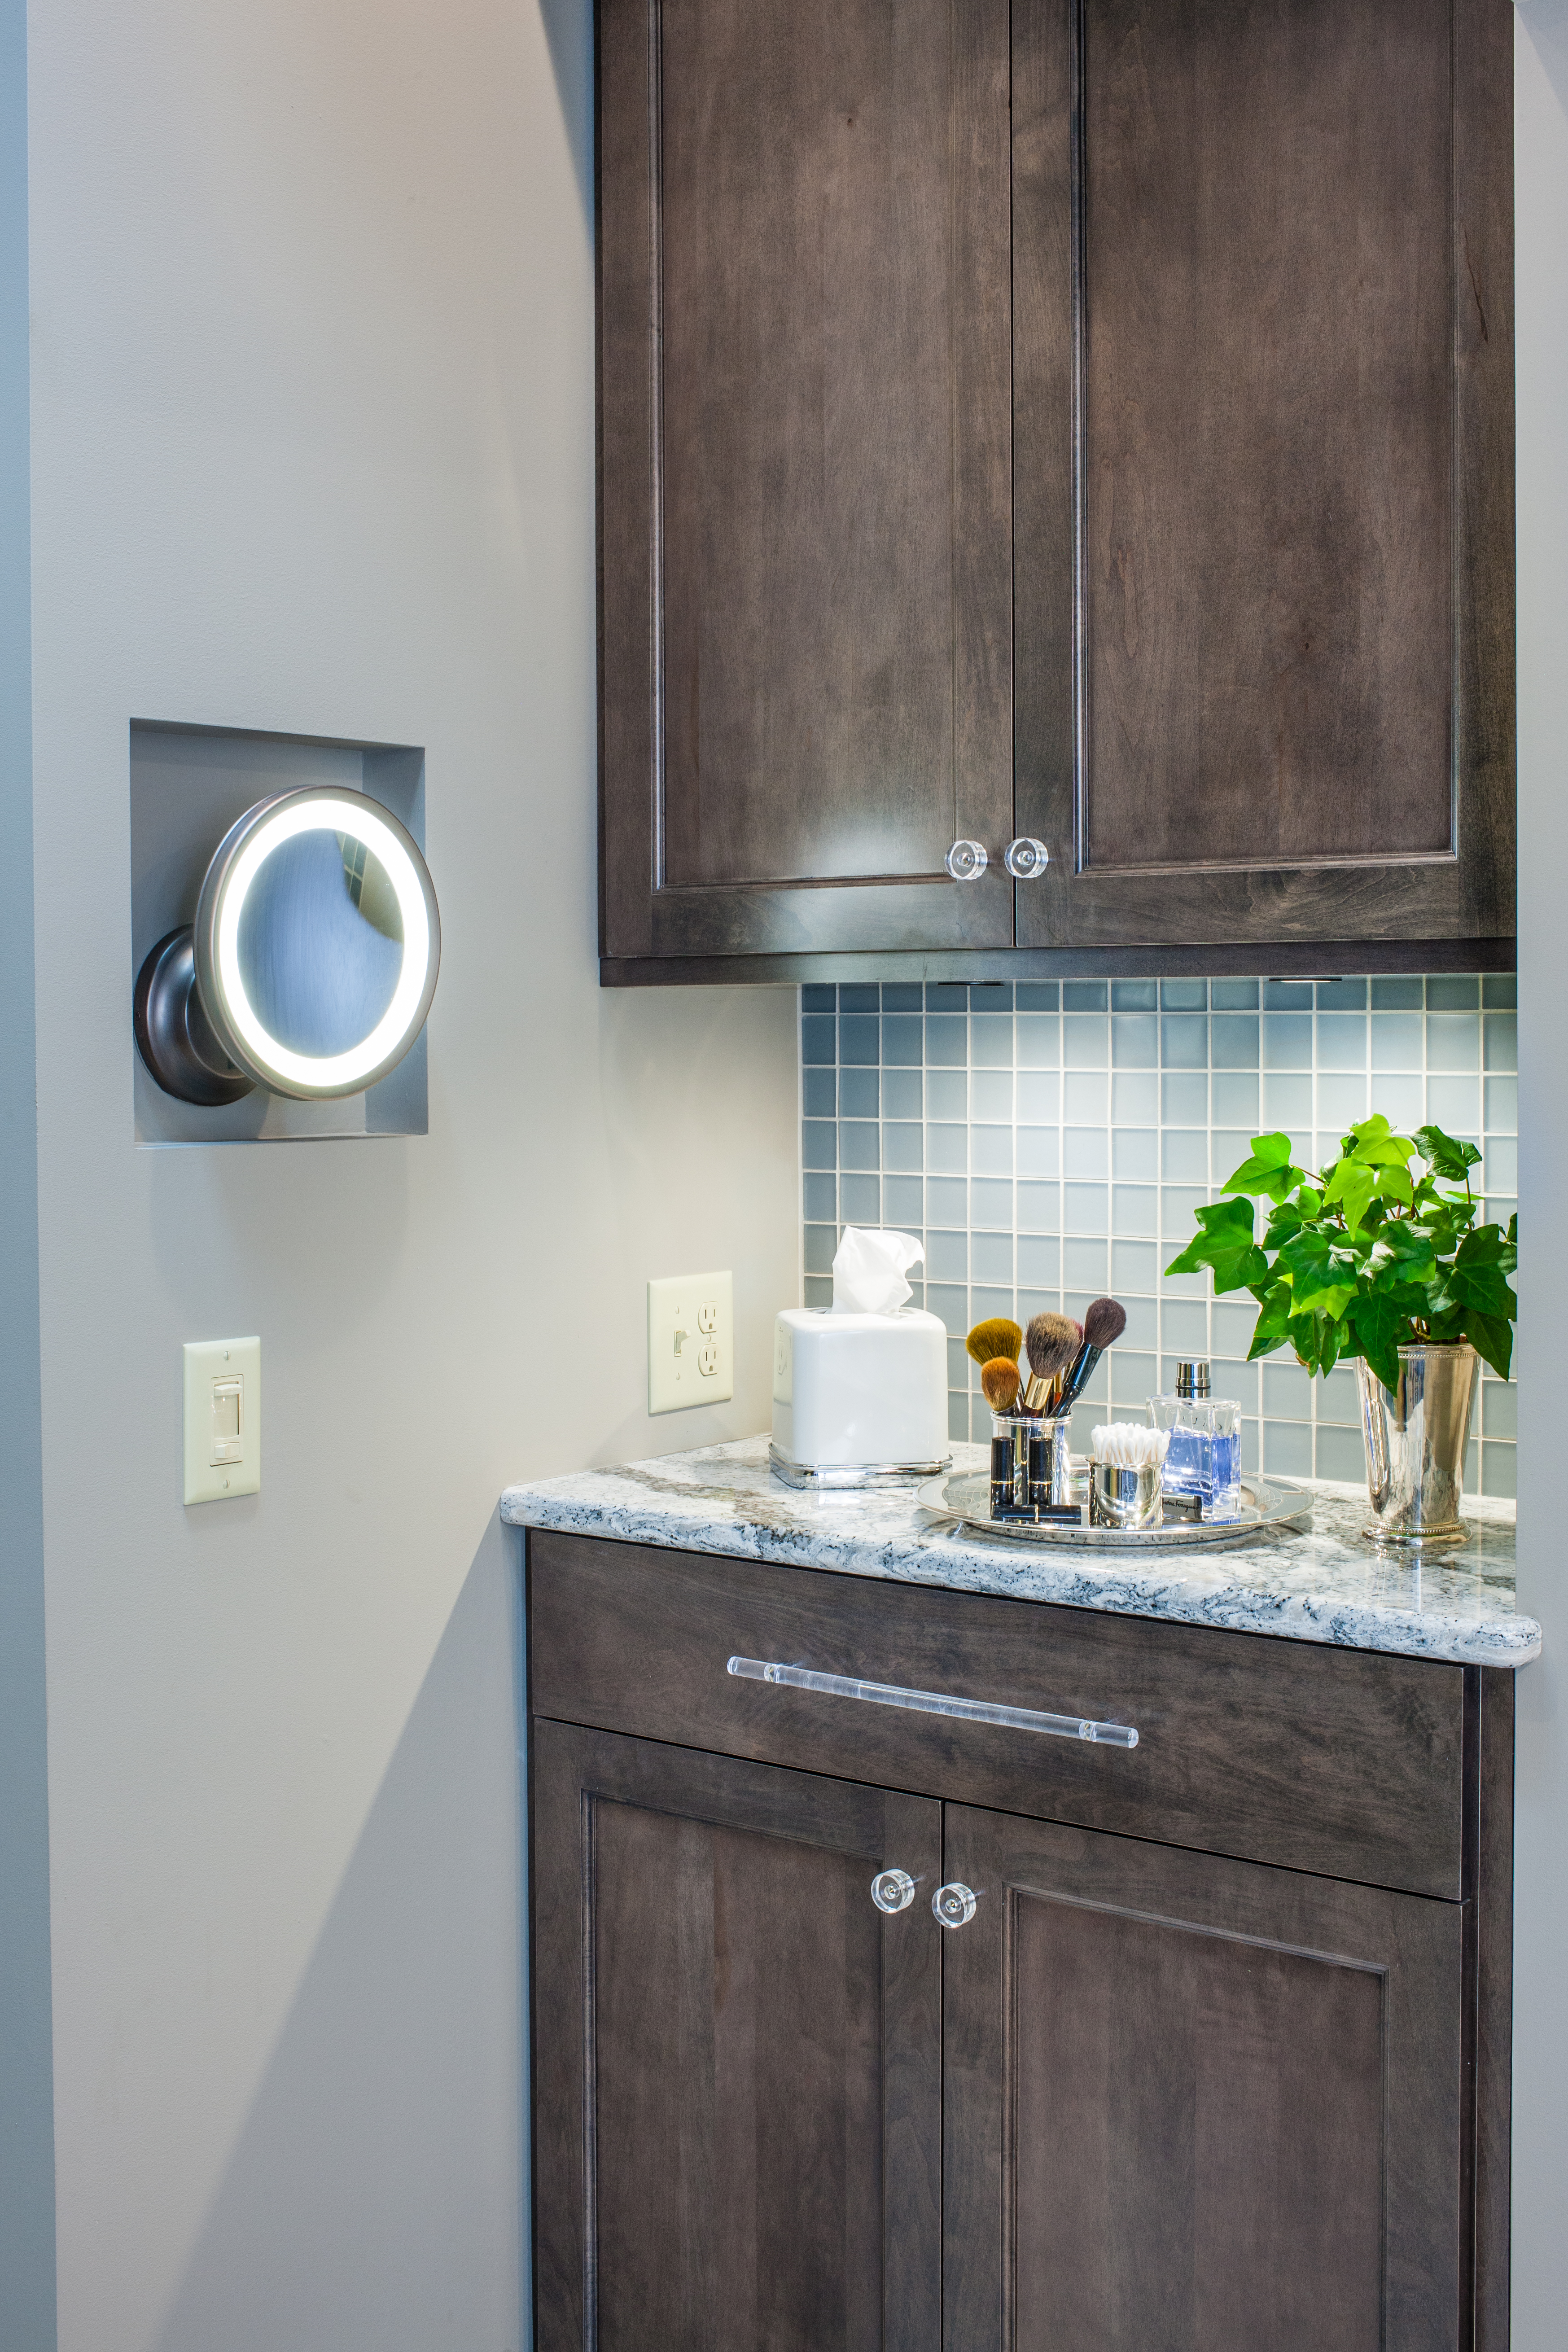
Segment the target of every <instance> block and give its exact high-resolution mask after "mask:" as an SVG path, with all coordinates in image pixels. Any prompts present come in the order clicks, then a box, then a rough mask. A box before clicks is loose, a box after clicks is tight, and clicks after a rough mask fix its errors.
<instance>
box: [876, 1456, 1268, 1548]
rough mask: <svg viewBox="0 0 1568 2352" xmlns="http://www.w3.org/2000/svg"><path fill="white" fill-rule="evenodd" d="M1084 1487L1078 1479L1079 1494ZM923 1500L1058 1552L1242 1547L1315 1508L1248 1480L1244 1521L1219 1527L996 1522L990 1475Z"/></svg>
mask: <svg viewBox="0 0 1568 2352" xmlns="http://www.w3.org/2000/svg"><path fill="white" fill-rule="evenodd" d="M1075 1469H1076V1465H1075ZM1079 1484H1080V1481H1079V1477H1077V1476H1076V1475H1075V1477H1074V1480H1073V1486H1074V1488H1075V1490H1076V1489H1077V1488H1078V1486H1079ZM917 1500H918V1501H919V1502H920V1503H921V1505H922V1506H923V1507H924V1508H925V1509H926V1510H928V1511H931V1512H934V1513H935V1514H937V1516H938V1517H942V1518H944V1519H954V1520H957V1521H958V1522H959V1524H960V1525H961V1526H963V1527H965V1528H972V1529H973V1532H974V1533H975V1534H976V1535H982V1536H989V1537H992V1538H994V1539H995V1540H997V1541H999V1542H1002V1543H1024V1544H1047V1545H1054V1546H1056V1547H1057V1548H1058V1549H1060V1548H1061V1547H1062V1546H1063V1545H1066V1546H1068V1548H1069V1549H1070V1548H1074V1547H1076V1548H1077V1549H1079V1550H1080V1551H1176V1550H1180V1549H1184V1548H1186V1547H1188V1546H1190V1545H1193V1544H1224V1543H1236V1542H1237V1540H1238V1539H1244V1538H1247V1537H1248V1536H1252V1535H1256V1534H1257V1533H1258V1529H1259V1528H1284V1527H1289V1525H1290V1524H1291V1522H1292V1521H1293V1520H1296V1519H1303V1518H1305V1517H1306V1516H1307V1514H1308V1513H1309V1511H1310V1509H1311V1507H1312V1497H1311V1496H1310V1495H1309V1494H1307V1493H1306V1492H1305V1491H1304V1490H1303V1489H1302V1488H1301V1487H1300V1486H1291V1485H1290V1484H1289V1481H1288V1480H1286V1479H1283V1478H1258V1477H1248V1478H1244V1479H1243V1480H1242V1482H1241V1517H1240V1518H1238V1519H1227V1520H1226V1522H1225V1524H1224V1525H1223V1526H1218V1527H1205V1525H1204V1523H1203V1521H1202V1520H1201V1519H1175V1518H1173V1519H1167V1520H1166V1522H1165V1524H1164V1526H1163V1527H1160V1528H1090V1527H1074V1526H1073V1525H1072V1523H1071V1521H1070V1520H1068V1521H1065V1522H1064V1521H1062V1520H1059V1519H1044V1520H1040V1521H1038V1522H1035V1521H1031V1520H1029V1519H994V1518H992V1517H991V1516H990V1512H991V1479H990V1476H989V1474H988V1473H987V1472H985V1471H984V1470H961V1471H953V1472H952V1473H951V1474H950V1475H948V1476H947V1477H945V1478H931V1479H929V1480H928V1481H927V1483H926V1484H925V1486H922V1487H921V1490H920V1494H919V1496H918V1497H917Z"/></svg>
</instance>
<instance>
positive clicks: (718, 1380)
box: [647, 1274, 735, 1413]
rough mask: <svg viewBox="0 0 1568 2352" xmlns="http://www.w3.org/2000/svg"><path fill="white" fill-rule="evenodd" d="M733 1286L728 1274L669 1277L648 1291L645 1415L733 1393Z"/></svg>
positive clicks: (721, 1399)
mask: <svg viewBox="0 0 1568 2352" xmlns="http://www.w3.org/2000/svg"><path fill="white" fill-rule="evenodd" d="M733 1288H734V1286H733V1283H732V1282H731V1277H730V1276H729V1275H727V1274H690V1275H678V1276H671V1277H670V1278H669V1279H668V1280H666V1281H660V1282H650V1283H649V1284H648V1286H647V1409H648V1411H649V1412H650V1413H654V1412H683V1411H684V1410H685V1409H686V1407H687V1406H688V1405H694V1404H723V1403H725V1402H728V1400H729V1399H730V1398H731V1397H732V1396H733V1395H734V1393H735V1311H734V1299H733V1295H732V1294H733Z"/></svg>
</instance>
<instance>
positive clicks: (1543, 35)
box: [545, 0, 1568, 152]
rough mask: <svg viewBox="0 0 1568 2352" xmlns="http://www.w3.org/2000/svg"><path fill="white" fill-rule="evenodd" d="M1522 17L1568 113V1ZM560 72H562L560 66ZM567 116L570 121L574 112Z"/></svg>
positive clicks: (1536, 0) (1531, 2) (1541, 5)
mask: <svg viewBox="0 0 1568 2352" xmlns="http://www.w3.org/2000/svg"><path fill="white" fill-rule="evenodd" d="M552 5H559V0H545V14H546V17H547V18H548V16H549V14H550V12H551V7H552ZM1518 16H1519V21H1520V23H1521V25H1522V26H1523V27H1524V30H1525V32H1526V33H1527V34H1528V36H1529V37H1530V40H1531V45H1532V46H1533V47H1534V50H1535V54H1536V56H1537V57H1538V58H1540V59H1541V62H1542V66H1543V67H1544V68H1545V70H1546V78H1547V79H1548V81H1550V83H1551V84H1552V89H1554V90H1555V91H1556V93H1557V96H1558V98H1559V100H1561V101H1562V104H1563V111H1564V112H1565V113H1568V0H1519V5H1518ZM554 46H555V44H554V37H553V36H552V38H551V48H552V52H553V50H554ZM556 71H557V74H558V75H559V72H560V67H559V65H557V68H556ZM562 106H563V110H564V109H565V107H566V99H565V93H564V91H563V94H562ZM567 119H568V122H570V121H571V117H570V114H568V118H567ZM574 152H575V149H574Z"/></svg>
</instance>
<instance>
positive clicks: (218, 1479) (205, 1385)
mask: <svg viewBox="0 0 1568 2352" xmlns="http://www.w3.org/2000/svg"><path fill="white" fill-rule="evenodd" d="M234 1381H238V1382H239V1401H238V1402H239V1411H238V1422H239V1427H238V1430H237V1433H235V1432H234V1431H233V1430H232V1427H231V1423H230V1421H229V1420H228V1419H227V1418H223V1419H222V1421H221V1425H220V1422H219V1421H218V1420H216V1419H215V1412H218V1411H219V1410H220V1408H219V1391H222V1392H223V1395H224V1397H225V1399H227V1398H231V1397H232V1395H233V1388H232V1383H233V1382H234ZM214 1454H221V1456H222V1457H223V1458H221V1459H219V1460H217V1461H216V1462H215V1461H214V1459H213V1456H214ZM260 1486H261V1342H260V1340H259V1339H187V1340H186V1342H185V1500H186V1502H187V1503H227V1502H230V1501H232V1499H233V1498H234V1496H236V1495H254V1494H256V1493H257V1492H258V1490H259V1488H260Z"/></svg>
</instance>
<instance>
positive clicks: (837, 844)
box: [598, 0, 1013, 957]
mask: <svg viewBox="0 0 1568 2352" xmlns="http://www.w3.org/2000/svg"><path fill="white" fill-rule="evenodd" d="M598 27H599V58H598V66H599V75H598V109H599V124H598V128H599V271H600V284H599V323H600V351H599V366H600V380H599V418H600V535H601V546H600V595H601V610H600V622H601V656H602V678H601V689H602V690H601V721H602V742H601V776H602V825H603V845H602V847H603V921H602V939H603V948H604V951H605V953H606V954H607V955H610V956H615V957H640V956H650V955H652V956H691V955H718V954H725V953H747V952H752V953H755V952H773V953H778V952H785V951H799V950H824V949H879V948H880V949H899V948H915V949H920V948H943V947H964V946H1008V945H1011V943H1012V940H1013V889H1012V885H1011V882H1010V881H1009V879H1008V878H1007V877H1006V875H1005V872H1004V870H1003V868H1002V865H1001V851H1002V850H1003V848H1004V847H1005V845H1006V843H1007V841H1008V839H1009V837H1010V835H1011V832H1012V823H1011V819H1012V810H1013V699H1012V644H1013V619H1012V478H1011V449H1010V443H1011V432H1012V397H1011V357H1010V352H1011V310H1010V243H1009V238H1010V224H1009V90H1008V83H1009V69H1010V68H1009V26H1008V7H1007V5H1006V0H898V5H896V6H889V5H887V0H600V7H599V16H598ZM964 839H971V840H973V841H976V842H978V843H980V844H981V845H983V846H984V848H985V849H986V851H987V853H988V856H989V858H990V861H991V863H990V865H989V867H988V868H987V870H986V871H985V872H984V875H983V876H982V877H980V878H979V879H978V880H973V881H963V882H958V881H954V880H953V879H952V878H951V877H950V874H949V872H948V871H947V868H946V864H945V861H946V859H947V856H948V854H949V851H950V850H951V849H952V845H953V844H954V842H955V841H960V840H964Z"/></svg>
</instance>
